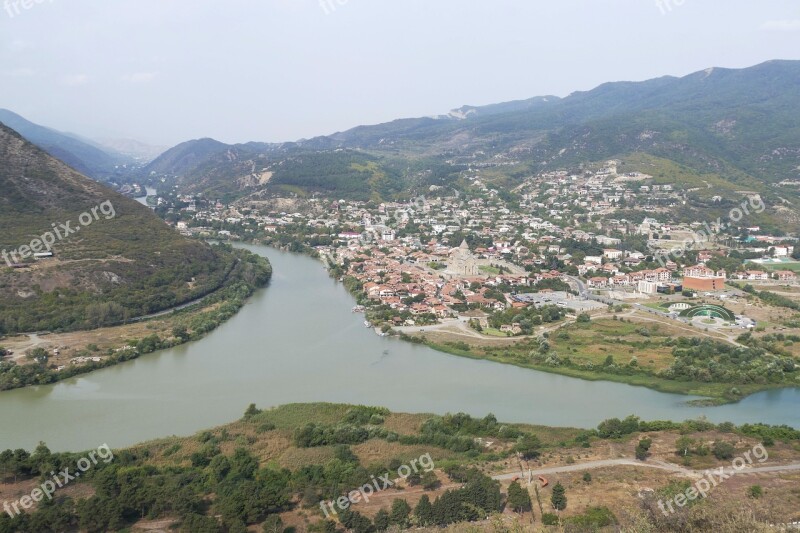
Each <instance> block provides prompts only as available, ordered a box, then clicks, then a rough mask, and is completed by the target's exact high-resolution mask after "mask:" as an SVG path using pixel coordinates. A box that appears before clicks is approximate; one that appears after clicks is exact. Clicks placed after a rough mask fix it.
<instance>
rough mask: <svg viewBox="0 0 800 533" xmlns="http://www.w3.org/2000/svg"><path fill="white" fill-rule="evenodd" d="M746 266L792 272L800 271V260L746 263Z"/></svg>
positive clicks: (771, 270)
mask: <svg viewBox="0 0 800 533" xmlns="http://www.w3.org/2000/svg"><path fill="white" fill-rule="evenodd" d="M748 266H751V267H753V268H756V267H757V268H761V269H763V270H768V271H770V272H775V271H776V270H791V271H792V272H800V261H787V262H785V263H761V264H759V263H748Z"/></svg>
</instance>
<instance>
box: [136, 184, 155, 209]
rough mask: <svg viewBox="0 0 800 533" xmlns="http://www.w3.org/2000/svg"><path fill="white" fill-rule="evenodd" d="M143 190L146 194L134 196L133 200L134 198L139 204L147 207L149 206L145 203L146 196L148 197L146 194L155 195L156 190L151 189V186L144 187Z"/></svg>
mask: <svg viewBox="0 0 800 533" xmlns="http://www.w3.org/2000/svg"><path fill="white" fill-rule="evenodd" d="M144 190H145V192H146V194H145V195H144V196H140V197H139V198H134V200H136V201H137V202H139V203H140V204H142V205H145V206H147V207H150V206H149V205H148V204H147V197H148V196H155V195H156V194H157V192H158V191H156V190H155V189H153V188H152V187H145V188H144Z"/></svg>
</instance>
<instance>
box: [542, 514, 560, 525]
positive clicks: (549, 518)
mask: <svg viewBox="0 0 800 533" xmlns="http://www.w3.org/2000/svg"><path fill="white" fill-rule="evenodd" d="M542 524H544V525H545V526H557V525H558V515H555V514H553V513H544V514H543V515H542Z"/></svg>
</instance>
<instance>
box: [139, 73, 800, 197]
mask: <svg viewBox="0 0 800 533" xmlns="http://www.w3.org/2000/svg"><path fill="white" fill-rule="evenodd" d="M200 143H202V144H200ZM187 144H188V145H189V146H187V145H181V146H179V147H176V148H177V149H178V150H177V151H178V153H179V154H185V153H186V152H188V155H182V156H181V157H175V158H174V160H170V159H168V158H163V162H164V163H165V164H164V165H163V166H160V167H159V168H158V169H155V168H154V170H156V172H157V173H158V172H163V173H173V174H175V175H179V176H180V184H181V186H182V187H184V188H185V189H186V190H189V191H192V192H203V191H204V190H209V189H210V190H216V191H221V190H224V191H226V193H227V194H229V195H230V196H233V197H235V196H246V195H250V194H254V193H257V194H265V193H266V194H271V193H281V192H285V191H287V190H290V191H292V192H293V193H296V194H311V193H315V192H322V193H325V194H328V193H330V194H331V195H333V196H335V195H336V194H337V192H338V190H339V185H338V184H345V185H346V188H345V192H347V193H348V194H349V193H351V192H352V193H353V197H357V198H363V199H367V198H384V199H391V198H392V194H393V191H399V192H400V194H401V195H404V194H405V195H407V194H410V193H411V192H412V191H414V190H417V191H419V190H423V189H425V188H428V187H430V186H432V185H438V186H454V185H455V184H456V182H457V180H458V178H459V176H460V172H461V170H463V169H464V168H469V167H470V166H472V167H476V168H494V169H495V170H494V171H492V172H486V173H485V175H486V179H488V180H490V181H491V180H492V179H495V180H496V183H495V184H496V185H498V186H503V187H506V186H508V187H513V186H514V185H515V184H516V183H517V182H518V181H519V180H520V179H522V178H523V177H525V176H529V175H531V174H532V173H534V174H535V173H537V172H540V171H542V170H547V169H556V168H565V167H573V166H576V165H581V164H585V163H590V162H599V161H604V160H608V159H622V160H626V159H627V160H632V161H638V162H642V163H641V165H640V166H642V168H631V169H630V170H642V171H644V172H647V170H649V165H651V163H650V161H651V160H652V159H653V158H655V159H658V160H666V161H668V162H670V163H671V164H674V165H677V166H679V167H681V168H682V169H683V170H682V172H681V175H686V176H688V178H687V180H686V181H685V183H683V185H685V186H686V187H687V188H689V187H690V186H695V185H696V183H697V182H701V183H702V182H703V181H706V182H707V181H709V180H708V179H705V178H703V177H704V176H706V175H708V177H709V178H711V181H714V182H715V183H720V184H722V192H723V193H725V194H734V195H735V193H736V191H741V190H751V191H759V192H768V191H772V192H775V194H776V195H777V194H780V195H781V197H785V196H787V195H788V196H792V195H796V193H797V190H796V188H795V189H791V188H784V187H782V186H780V185H779V184H780V183H782V182H793V181H800V61H769V62H767V63H763V64H761V65H757V66H754V67H750V68H746V69H738V70H735V69H724V68H710V69H706V70H704V71H700V72H696V73H694V74H690V75H688V76H684V77H670V76H666V77H661V78H657V79H653V80H648V81H643V82H613V83H606V84H603V85H601V86H599V87H597V88H595V89H593V90H590V91H584V92H576V93H573V94H571V95H569V96H568V97H566V98H558V97H538V98H533V99H529V100H522V101H517V102H507V103H503V104H495V105H490V106H482V107H476V106H464V107H462V108H459V109H456V110H453V111H451V112H450V113H449V114H447V115H441V116H437V117H424V118H410V119H400V120H395V121H393V122H389V123H386V124H378V125H373V126H359V127H356V128H353V129H351V130H347V131H344V132H338V133H335V134H333V135H328V136H323V137H317V138H313V139H307V140H301V141H297V142H294V143H285V144H282V145H255V146H257V147H258V148H257V149H256V150H253V151H248V150H247V149H244V148H242V147H246V146H248V145H238V146H237V147H230V146H227V145H222V144H221V143H216V141H214V142H211V141H210V140H204V141H193V142H192V143H187ZM173 150H175V149H173ZM170 152H172V151H170ZM170 152H167V153H168V154H169V153H170ZM165 155H166V154H165ZM162 157H163V156H162ZM159 159H162V158H159ZM186 161H189V162H190V164H186ZM243 162H246V164H242V163H243ZM367 164H368V165H369V171H365V168H366V167H365V165H367ZM248 168H252V169H254V171H253V172H252V173H248V172H247V171H248ZM265 173H268V174H269V176H270V177H269V179H263V176H265V175H267V174H265ZM248 176H249V177H248ZM253 176H255V177H256V178H258V179H254V178H253ZM665 179H666V177H665ZM387 180H388V181H389V182H392V183H391V186H388V187H387V186H375V185H374V184H375V183H378V184H379V185H381V184H383V185H385V184H386V183H387ZM350 182H354V183H350ZM395 182H397V183H395ZM678 185H679V186H680V185H681V183H678ZM387 194H388V195H387Z"/></svg>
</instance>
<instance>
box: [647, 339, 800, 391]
mask: <svg viewBox="0 0 800 533" xmlns="http://www.w3.org/2000/svg"><path fill="white" fill-rule="evenodd" d="M674 344H675V347H674V349H673V352H672V353H673V355H674V356H675V361H674V362H673V363H672V365H671V366H670V368H668V369H667V370H665V371H664V372H662V376H663V377H665V378H667V379H677V380H688V381H701V382H706V383H708V382H719V383H735V384H737V383H743V384H744V383H759V384H764V383H782V382H785V381H786V380H787V379H788V378H790V377H792V376H794V375H796V374H797V366H796V360H795V359H794V358H793V357H791V356H786V357H781V356H778V355H774V354H771V353H767V352H766V351H765V350H764V349H761V348H752V347H748V348H741V347H738V346H733V345H730V344H727V343H721V342H717V341H712V340H709V339H704V340H700V339H697V338H684V337H681V338H679V339H677V340H675V342H674Z"/></svg>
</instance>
